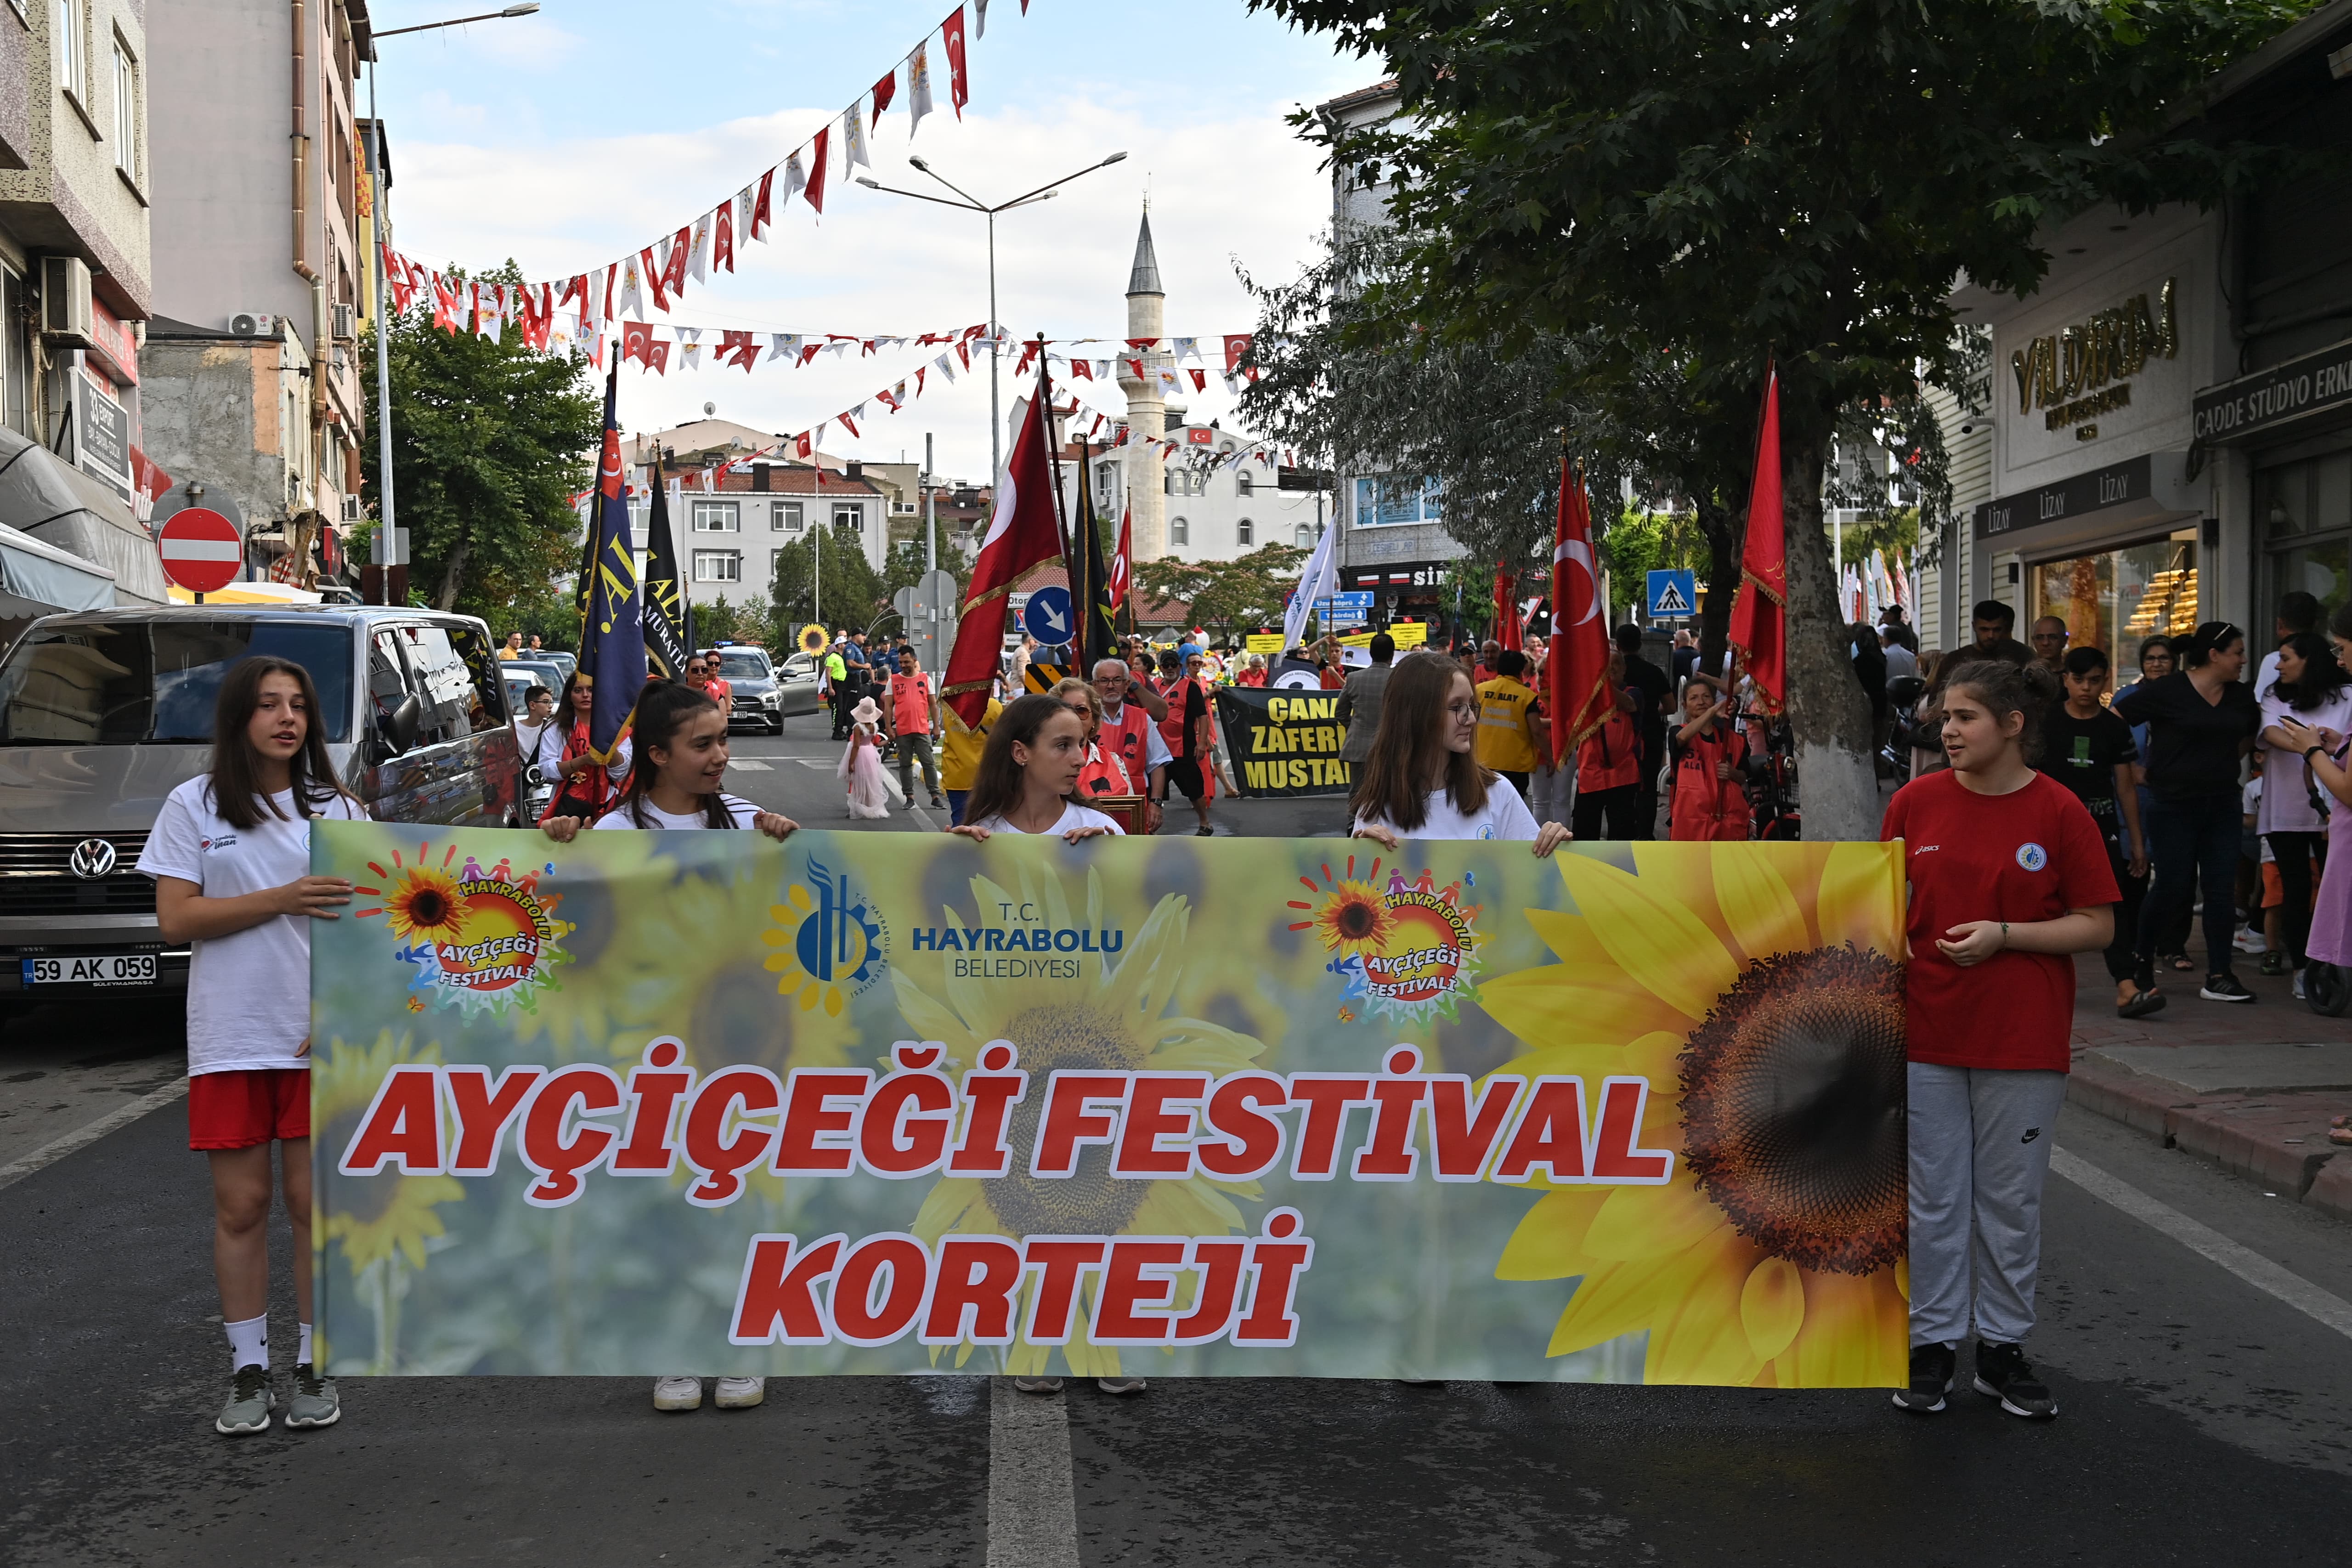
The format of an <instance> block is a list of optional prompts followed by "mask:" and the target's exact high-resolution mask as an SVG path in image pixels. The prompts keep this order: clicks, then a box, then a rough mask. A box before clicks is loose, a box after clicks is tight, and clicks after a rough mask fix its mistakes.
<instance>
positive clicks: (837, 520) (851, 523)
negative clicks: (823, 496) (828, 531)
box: [833, 500, 866, 533]
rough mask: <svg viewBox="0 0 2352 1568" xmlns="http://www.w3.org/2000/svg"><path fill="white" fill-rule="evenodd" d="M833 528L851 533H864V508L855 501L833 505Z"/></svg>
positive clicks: (836, 502)
mask: <svg viewBox="0 0 2352 1568" xmlns="http://www.w3.org/2000/svg"><path fill="white" fill-rule="evenodd" d="M833 526H834V527H835V528H845V529H847V530H849V531H850V532H852V533H863V532H865V531H866V508H865V506H864V505H863V504H862V503H860V502H857V501H854V500H853V501H835V502H834V503H833Z"/></svg>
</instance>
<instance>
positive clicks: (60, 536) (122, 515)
mask: <svg viewBox="0 0 2352 1568" xmlns="http://www.w3.org/2000/svg"><path fill="white" fill-rule="evenodd" d="M0 524H5V526H7V527H9V528H13V529H15V530H16V531H19V532H23V533H28V534H30V535H32V536H33V537H34V538H35V539H37V540H38V541H40V542H42V543H44V544H47V545H49V546H51V547H53V548H54V549H57V550H58V551H60V552H64V553H65V554H67V555H68V556H72V557H75V558H78V559H79V560H81V561H83V562H85V563H90V564H93V565H97V566H100V567H103V568H104V569H106V570H107V571H109V572H110V573H112V574H113V580H114V593H115V597H114V601H113V602H114V603H116V604H121V605H160V604H163V602H164V595H163V589H164V580H163V557H161V556H160V555H158V554H157V553H156V552H155V540H154V536H153V535H152V534H151V533H150V532H148V531H147V527H146V525H145V524H144V523H142V522H141V521H139V520H138V519H137V518H136V517H134V516H132V515H131V507H130V504H129V503H128V502H126V501H125V500H122V499H121V497H120V496H118V495H116V494H115V493H114V492H113V491H112V490H110V489H107V488H106V487H105V486H104V485H102V484H100V483H99V482H98V480H96V479H91V478H90V477H89V475H88V474H85V473H83V472H82V471H81V470H80V469H79V468H75V467H74V466H73V465H72V464H70V463H68V462H67V461H65V459H63V458H59V457H58V455H57V454H56V453H54V452H52V451H50V450H49V449H48V448H47V447H43V446H40V445H38V444H37V443H36V442H33V441H29V440H27V439H26V438H25V437H23V436H20V435H18V434H17V433H16V431H14V430H8V429H0Z"/></svg>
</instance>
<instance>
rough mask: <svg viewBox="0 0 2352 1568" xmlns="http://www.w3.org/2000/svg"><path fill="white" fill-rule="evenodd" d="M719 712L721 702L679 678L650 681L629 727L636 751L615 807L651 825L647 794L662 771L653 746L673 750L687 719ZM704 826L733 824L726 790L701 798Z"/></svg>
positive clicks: (639, 697) (639, 696) (639, 694)
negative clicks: (656, 762) (656, 765)
mask: <svg viewBox="0 0 2352 1568" xmlns="http://www.w3.org/2000/svg"><path fill="white" fill-rule="evenodd" d="M705 710H709V712H712V713H716V712H718V711H719V704H718V703H716V702H714V701H712V700H710V694H709V692H707V691H698V690H696V689H694V688H693V687H691V686H688V685H687V684H685V683H684V682H682V681H677V680H659V679H656V680H648V681H646V683H645V685H644V686H643V687H642V688H641V689H639V690H638V692H637V716H636V719H635V721H634V722H633V723H631V725H630V726H629V735H630V743H631V744H632V745H634V746H635V748H636V754H635V758H634V759H633V760H632V761H631V762H630V763H629V782H628V784H626V785H625V786H624V787H623V788H622V791H621V798H620V799H619V800H618V801H615V802H614V805H613V810H614V811H616V812H625V813H627V814H628V818H629V820H630V821H631V822H634V823H635V824H636V825H637V826H639V827H651V826H653V824H652V823H650V822H647V821H646V792H647V791H649V790H651V789H652V788H653V787H654V783H655V775H656V773H659V772H660V770H659V769H658V768H656V767H655V766H654V748H655V747H656V746H659V747H660V748H661V749H662V750H663V751H665V752H667V751H668V750H670V749H671V748H672V747H673V746H674V745H675V744H676V743H677V732H678V731H680V730H683V729H685V728H686V725H687V721H688V720H689V719H692V718H695V717H696V716H697V715H698V714H700V713H702V712H703V711H705ZM702 826H705V827H732V826H735V814H734V813H733V812H731V811H730V810H728V809H727V801H726V797H725V795H724V793H723V792H721V791H719V790H713V791H711V792H710V793H709V795H704V796H703V797H702Z"/></svg>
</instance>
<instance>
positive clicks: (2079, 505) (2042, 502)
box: [1975, 453, 2156, 539]
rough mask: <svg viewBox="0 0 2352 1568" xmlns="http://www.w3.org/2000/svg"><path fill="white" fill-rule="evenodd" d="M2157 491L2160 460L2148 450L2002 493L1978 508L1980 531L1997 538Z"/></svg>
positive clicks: (2120, 504) (1978, 534)
mask: <svg viewBox="0 0 2352 1568" xmlns="http://www.w3.org/2000/svg"><path fill="white" fill-rule="evenodd" d="M2155 493H2156V464H2155V460H2154V458H2153V457H2152V455H2150V454H2147V453H2143V454H2141V455H2140V456H2139V457H2137V458H2126V459H2125V460H2124V461H2123V462H2120V463H2110V464H2108V465H2107V466H2106V467H2105V468H2093V469H2091V470H2090V471H2088V472H2087V473H2080V474H2075V475H2074V476H2072V477H2071V478H2068V479H2060V480H2058V481H2057V482H2056V483H2054V484H2047V485H2043V486H2042V487H2041V488H2040V489H2031V490H2020V491H2018V492H2017V493H2016V494H2015V495H2006V496H1998V497H1995V498H1994V499H1993V500H1989V501H1987V502H1985V503H1984V504H1983V505H1982V506H1979V507H1978V508H1977V510H1976V513H1975V522H1976V536H1977V537H1978V538H1979V539H1996V538H1999V537H2000V536H2001V535H2003V534H2008V533H2015V532H2018V531H2021V530H2022V529H2028V528H2038V527H2040V526H2041V525H2042V524H2043V523H2045V522H2056V521H2059V520H2060V519H2062V518H2069V517H2080V516H2081V515H2082V514H2083V513H2084V512H2086V511H2097V510H2101V509H2103V508H2105V507H2111V506H2123V505H2126V504H2127V503H2129V502H2132V501H2137V500H2148V499H2149V498H2150V497H2151V496H2153V495H2154V494H2155Z"/></svg>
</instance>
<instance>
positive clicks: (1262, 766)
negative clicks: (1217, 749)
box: [1216, 686, 1354, 795]
mask: <svg viewBox="0 0 2352 1568" xmlns="http://www.w3.org/2000/svg"><path fill="white" fill-rule="evenodd" d="M1216 701H1217V723H1218V725H1219V727H1220V728H1221V729H1223V731H1224V735H1225V744H1226V746H1227V748H1228V749H1229V750H1230V751H1231V752H1232V755H1233V764H1234V783H1236V784H1239V785H1240V786H1241V793H1242V794H1244V795H1345V794H1347V793H1348V789H1349V784H1350V783H1351V782H1352V775H1353V772H1354V770H1353V769H1352V768H1351V767H1350V766H1349V763H1347V762H1346V761H1345V760H1344V759H1343V758H1341V757H1340V755H1339V748H1340V747H1341V746H1342V745H1343V744H1345V743H1346V742H1347V739H1348V726H1346V725H1345V724H1342V723H1341V722H1339V693H1338V692H1336V691H1326V690H1323V689H1320V688H1308V689H1303V690H1296V691H1290V690H1282V689H1276V688H1273V687H1261V686H1230V687H1228V686H1221V687H1219V688H1218V689H1217V696H1216Z"/></svg>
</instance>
